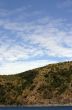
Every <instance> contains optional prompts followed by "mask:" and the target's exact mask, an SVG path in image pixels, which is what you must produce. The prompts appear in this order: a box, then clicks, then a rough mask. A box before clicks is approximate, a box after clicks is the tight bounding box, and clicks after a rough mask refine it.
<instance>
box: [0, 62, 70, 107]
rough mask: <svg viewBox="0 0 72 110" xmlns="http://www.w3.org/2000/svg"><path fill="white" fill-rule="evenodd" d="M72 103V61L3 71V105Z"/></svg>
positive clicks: (0, 98) (0, 91)
mask: <svg viewBox="0 0 72 110" xmlns="http://www.w3.org/2000/svg"><path fill="white" fill-rule="evenodd" d="M49 104H71V105H72V62H63V63H57V64H49V65H47V66H45V67H41V68H37V69H33V70H30V71H26V72H23V73H19V74H16V75H0V105H49Z"/></svg>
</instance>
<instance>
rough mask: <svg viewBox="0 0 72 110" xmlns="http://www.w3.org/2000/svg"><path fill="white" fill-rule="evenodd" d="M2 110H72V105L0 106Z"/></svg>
mask: <svg viewBox="0 0 72 110" xmlns="http://www.w3.org/2000/svg"><path fill="white" fill-rule="evenodd" d="M0 110H72V106H60V107H59V106H57V107H0Z"/></svg>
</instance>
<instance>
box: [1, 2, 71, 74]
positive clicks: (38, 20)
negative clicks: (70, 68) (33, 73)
mask: <svg viewBox="0 0 72 110" xmlns="http://www.w3.org/2000/svg"><path fill="white" fill-rule="evenodd" d="M68 60H72V0H0V74H14V73H19V72H22V71H26V70H29V69H32V68H36V67H40V66H43V65H46V64H49V63H55V62H61V61H68Z"/></svg>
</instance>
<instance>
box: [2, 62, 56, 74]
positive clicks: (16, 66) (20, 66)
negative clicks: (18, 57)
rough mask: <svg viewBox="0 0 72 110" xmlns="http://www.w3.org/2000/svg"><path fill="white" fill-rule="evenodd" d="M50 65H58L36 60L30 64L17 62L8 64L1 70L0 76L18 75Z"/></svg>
mask: <svg viewBox="0 0 72 110" xmlns="http://www.w3.org/2000/svg"><path fill="white" fill-rule="evenodd" d="M50 63H56V61H50V60H36V61H28V62H15V63H7V64H6V65H3V66H2V67H1V68H0V74H2V75H3V74H6V75H7V74H16V73H20V72H24V71H27V70H31V69H35V68H38V67H42V66H45V65H48V64H50Z"/></svg>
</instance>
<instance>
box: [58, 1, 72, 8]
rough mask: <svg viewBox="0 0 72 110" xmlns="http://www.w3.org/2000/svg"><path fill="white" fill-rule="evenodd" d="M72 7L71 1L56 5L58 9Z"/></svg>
mask: <svg viewBox="0 0 72 110" xmlns="http://www.w3.org/2000/svg"><path fill="white" fill-rule="evenodd" d="M71 6H72V0H62V1H60V2H59V3H58V5H57V7H58V8H69V7H71Z"/></svg>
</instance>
